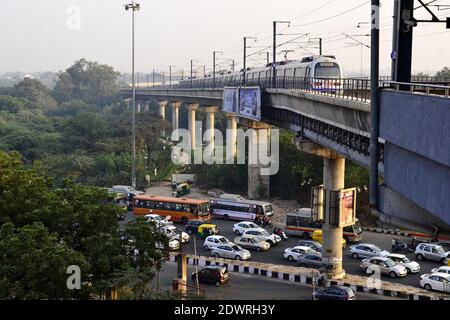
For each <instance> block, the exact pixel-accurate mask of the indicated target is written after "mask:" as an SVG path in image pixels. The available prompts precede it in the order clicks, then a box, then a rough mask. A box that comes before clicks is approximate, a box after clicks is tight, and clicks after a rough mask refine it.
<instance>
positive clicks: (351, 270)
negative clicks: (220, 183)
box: [125, 212, 442, 288]
mask: <svg viewBox="0 0 450 320" xmlns="http://www.w3.org/2000/svg"><path fill="white" fill-rule="evenodd" d="M132 219H134V217H133V215H132V213H131V212H129V213H128V215H127V217H126V220H125V222H126V221H130V220H132ZM212 221H213V223H214V224H216V225H218V226H219V228H220V234H221V235H223V236H224V237H226V238H228V239H229V240H230V241H233V240H234V238H235V237H236V235H235V234H234V233H233V224H235V223H236V222H237V221H224V220H222V219H213V220H212ZM175 225H176V226H177V227H178V228H180V229H182V230H184V226H183V225H181V224H175ZM399 238H400V240H401V241H403V242H409V241H410V239H409V238H407V237H399ZM298 240H300V238H299V237H289V239H288V240H287V241H283V242H281V243H280V244H278V245H276V246H274V247H273V248H270V249H269V250H268V251H264V252H256V251H252V252H251V253H252V258H251V261H257V262H265V263H272V264H277V265H288V266H296V263H295V262H290V261H288V260H287V259H284V257H283V253H284V250H285V249H286V248H288V247H291V246H294V245H295V244H296V242H297V241H298ZM391 240H392V235H387V234H383V233H375V232H367V231H365V232H364V233H363V240H362V242H369V243H373V244H375V245H377V246H379V247H380V248H382V249H385V250H387V251H391ZM196 242H197V255H200V256H209V252H208V251H206V250H205V249H203V241H202V240H197V241H196ZM183 251H184V252H186V253H189V254H194V241H192V236H191V240H190V241H189V242H188V243H187V244H184V245H183ZM407 256H408V257H409V258H410V259H411V260H415V257H414V254H412V253H410V254H408V255H407ZM360 263H361V260H359V259H353V258H352V257H351V256H350V254H349V253H348V246H347V248H346V249H345V250H344V258H343V266H344V269H345V271H346V273H348V274H354V275H361V276H364V275H365V274H364V273H363V272H362V271H361V269H360V267H359V265H360ZM419 264H420V266H421V271H420V272H419V273H416V274H408V275H407V276H406V277H404V278H395V279H392V278H390V277H389V276H385V275H382V276H381V277H382V280H386V281H390V282H394V283H400V284H403V285H408V286H413V287H417V288H418V287H420V286H419V282H420V275H421V274H424V273H429V272H430V270H431V269H433V268H436V267H439V266H442V264H441V263H439V262H435V261H421V262H419Z"/></svg>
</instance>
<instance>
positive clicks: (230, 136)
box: [227, 113, 237, 161]
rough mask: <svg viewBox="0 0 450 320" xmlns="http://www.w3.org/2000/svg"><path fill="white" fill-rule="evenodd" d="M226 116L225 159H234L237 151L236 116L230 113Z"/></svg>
mask: <svg viewBox="0 0 450 320" xmlns="http://www.w3.org/2000/svg"><path fill="white" fill-rule="evenodd" d="M227 117H228V120H227V160H232V161H234V159H235V158H236V152H237V150H236V149H237V146H236V144H237V117H236V116H235V115H233V114H231V113H228V114H227Z"/></svg>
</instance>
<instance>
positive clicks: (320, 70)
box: [314, 62, 341, 78]
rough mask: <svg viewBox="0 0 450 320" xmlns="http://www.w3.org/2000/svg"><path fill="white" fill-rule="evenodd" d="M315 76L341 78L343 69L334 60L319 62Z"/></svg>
mask: <svg viewBox="0 0 450 320" xmlns="http://www.w3.org/2000/svg"><path fill="white" fill-rule="evenodd" d="M314 77H315V78H340V77H341V70H340V68H339V65H338V64H337V63H334V62H319V63H318V64H316V67H315V71H314Z"/></svg>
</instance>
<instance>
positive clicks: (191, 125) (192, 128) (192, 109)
mask: <svg viewBox="0 0 450 320" xmlns="http://www.w3.org/2000/svg"><path fill="white" fill-rule="evenodd" d="M198 106H199V105H198V103H192V104H189V105H188V108H189V109H188V110H189V116H188V127H189V133H190V135H191V150H195V147H196V145H195V111H196V110H197V109H198Z"/></svg>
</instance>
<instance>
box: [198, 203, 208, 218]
mask: <svg viewBox="0 0 450 320" xmlns="http://www.w3.org/2000/svg"><path fill="white" fill-rule="evenodd" d="M198 207H199V210H198V215H199V216H207V215H208V214H209V203H208V202H206V203H202V204H200V205H199V206H198Z"/></svg>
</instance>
